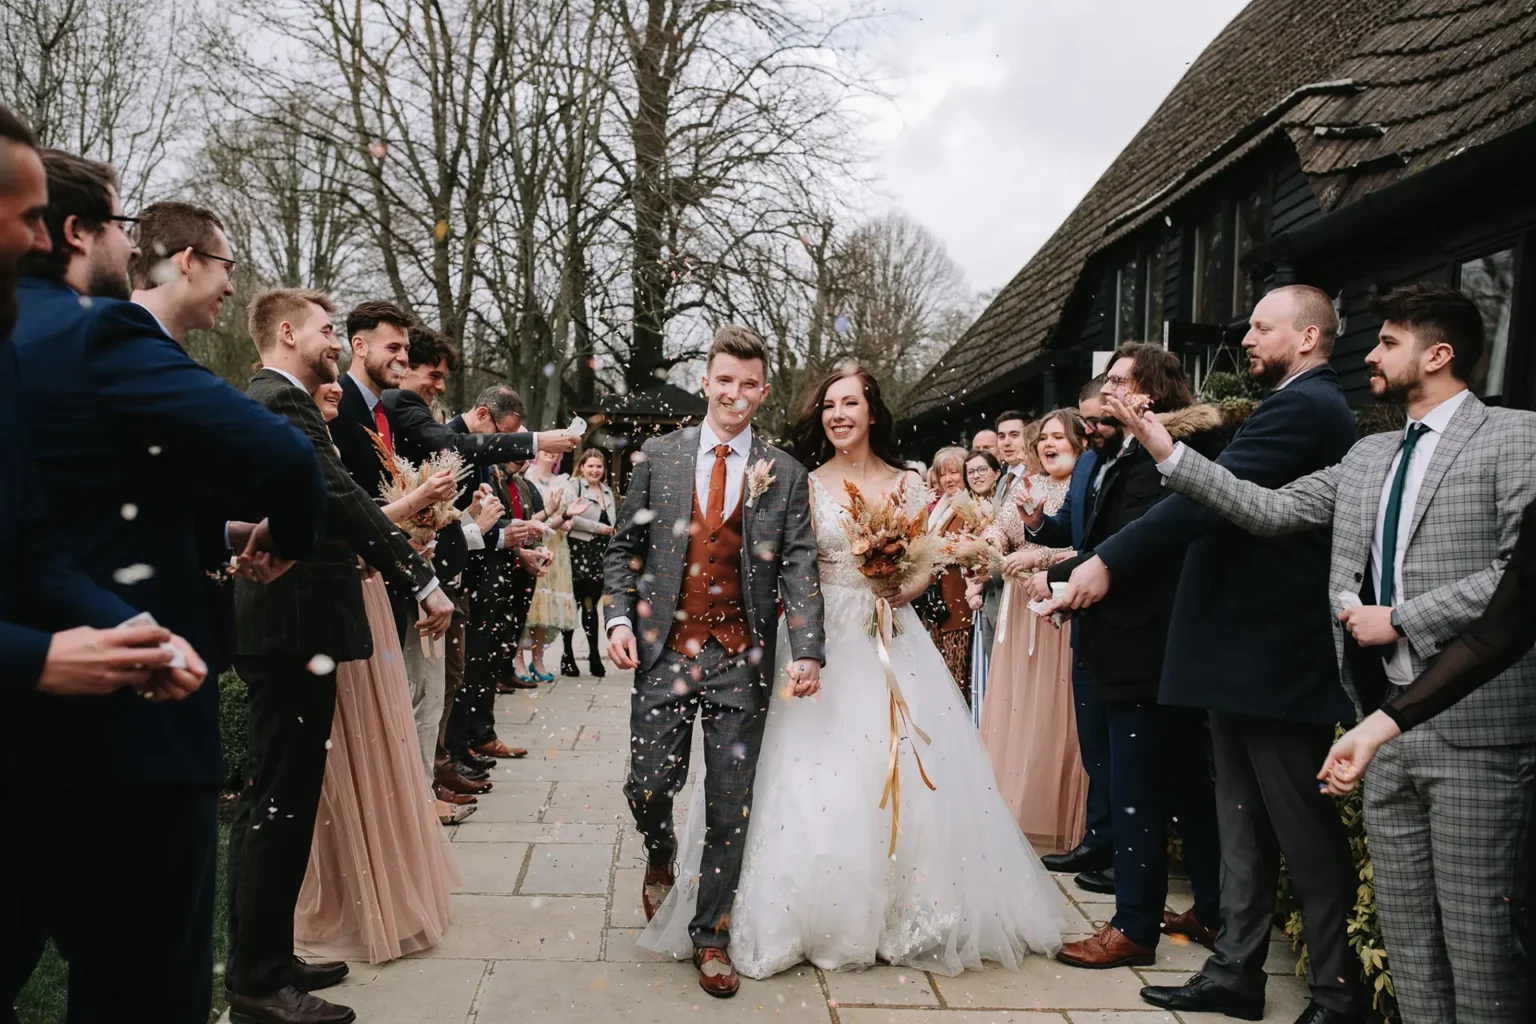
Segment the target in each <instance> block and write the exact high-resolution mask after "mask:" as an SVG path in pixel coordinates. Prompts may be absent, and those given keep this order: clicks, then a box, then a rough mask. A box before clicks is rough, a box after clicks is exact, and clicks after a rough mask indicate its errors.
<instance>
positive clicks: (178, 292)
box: [128, 202, 235, 342]
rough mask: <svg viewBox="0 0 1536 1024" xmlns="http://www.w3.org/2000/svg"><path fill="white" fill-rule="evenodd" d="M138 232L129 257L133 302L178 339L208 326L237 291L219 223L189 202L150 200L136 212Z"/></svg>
mask: <svg viewBox="0 0 1536 1024" xmlns="http://www.w3.org/2000/svg"><path fill="white" fill-rule="evenodd" d="M138 231H139V237H138V252H137V253H136V254H135V255H134V256H133V258H132V259H130V260H129V261H128V276H129V278H130V280H131V281H132V283H133V301H134V302H137V303H138V304H139V305H141V306H143V307H144V308H145V309H147V310H149V311H150V312H151V313H153V314H154V317H155V319H156V320H157V321H159V322H160V326H161V327H162V328H164V330H165V333H166V334H169V335H170V336H171V337H172V338H174V339H175V340H176V341H178V342H180V341H182V340H183V339H185V338H186V336H187V332H189V331H204V330H207V329H208V328H210V327H212V326H213V324H214V321H215V320H217V319H218V316H219V310H220V309H222V308H223V306H224V300H225V299H227V298H229V297H230V296H231V295H233V294H235V287H234V284H233V282H232V281H231V280H230V275H231V274H232V273H233V272H234V269H235V258H234V254H233V253H232V252H231V251H230V248H229V239H228V237H226V236H225V234H224V224H223V222H221V221H220V220H219V218H218V217H217V216H216V215H215V214H214V213H213V212H212V211H211V210H205V209H203V208H202V207H200V206H193V205H191V204H190V203H177V202H163V203H153V204H151V205H149V206H147V207H145V208H144V210H143V212H142V213H140V214H139V223H138Z"/></svg>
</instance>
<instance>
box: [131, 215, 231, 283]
mask: <svg viewBox="0 0 1536 1024" xmlns="http://www.w3.org/2000/svg"><path fill="white" fill-rule="evenodd" d="M223 230H224V224H223V222H222V221H220V220H219V218H218V217H217V216H215V215H214V213H213V211H212V210H205V209H204V208H203V207H201V206H193V205H192V204H191V203H178V202H174V201H170V202H161V203H152V204H150V205H149V206H147V207H145V209H144V212H143V213H141V214H139V254H138V255H137V256H134V257H132V258H131V259H129V261H128V277H129V279H130V280H131V281H132V282H133V286H134V287H135V288H138V289H141V290H144V291H148V290H149V289H151V288H154V287H155V285H156V284H157V283H158V282H156V281H155V279H154V270H155V267H156V266H157V265H159V263H160V262H161V261H162V260H165V259H169V258H170V257H172V256H174V255H176V254H177V253H179V252H185V251H186V250H188V249H198V250H201V251H203V252H207V251H208V250H209V249H211V248H213V246H214V242H215V240H216V238H217V235H216V234H215V233H216V232H219V231H223Z"/></svg>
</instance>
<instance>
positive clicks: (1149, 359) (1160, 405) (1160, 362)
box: [1110, 341, 1195, 412]
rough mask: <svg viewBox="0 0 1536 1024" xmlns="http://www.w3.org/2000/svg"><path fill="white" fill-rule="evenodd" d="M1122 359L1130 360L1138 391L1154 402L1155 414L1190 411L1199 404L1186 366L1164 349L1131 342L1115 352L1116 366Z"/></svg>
mask: <svg viewBox="0 0 1536 1024" xmlns="http://www.w3.org/2000/svg"><path fill="white" fill-rule="evenodd" d="M1121 359H1130V361H1131V372H1132V373H1133V374H1135V376H1136V388H1137V390H1138V391H1140V392H1141V393H1142V394H1144V395H1147V396H1148V397H1150V398H1151V399H1152V409H1153V410H1154V411H1155V412H1170V411H1172V410H1174V409H1186V408H1188V407H1189V406H1191V405H1194V404H1195V395H1194V392H1192V391H1190V389H1189V378H1188V377H1186V376H1185V375H1184V364H1183V363H1181V362H1179V357H1178V356H1176V355H1174V354H1173V353H1172V352H1169V351H1168V350H1167V349H1165V348H1163V346H1161V345H1152V344H1149V343H1147V342H1145V341H1128V342H1126V343H1125V344H1124V345H1121V346H1120V347H1119V348H1117V349H1115V358H1114V359H1113V360H1111V361H1110V365H1111V366H1113V365H1114V363H1115V362H1117V361H1119V360H1121Z"/></svg>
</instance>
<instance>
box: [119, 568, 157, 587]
mask: <svg viewBox="0 0 1536 1024" xmlns="http://www.w3.org/2000/svg"><path fill="white" fill-rule="evenodd" d="M154 575H155V567H154V566H152V565H145V564H144V563H143V562H135V563H134V564H133V565H125V566H123V567H122V568H121V569H118V570H116V571H115V572H113V573H112V579H113V580H115V581H116V582H118V583H120V584H122V585H123V586H125V587H131V586H133V585H134V584H135V583H143V582H144V581H145V580H147V579H150V578H152V577H153V576H154Z"/></svg>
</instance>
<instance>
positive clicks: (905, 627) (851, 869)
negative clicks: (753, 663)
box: [640, 475, 1065, 978]
mask: <svg viewBox="0 0 1536 1024" xmlns="http://www.w3.org/2000/svg"><path fill="white" fill-rule="evenodd" d="M913 484H915V477H912V476H910V475H909V476H907V477H904V478H903V481H902V484H901V485H900V486H901V487H902V488H903V491H902V494H903V497H904V500H906V501H908V502H909V503H911V504H914V505H915V506H916V507H917V508H919V509H920V508H921V502H922V500H923V493H924V492H923V489H922V488H921V487H920V486H914V485H913ZM811 488H812V492H813V498H814V502H813V504H814V516H815V524H816V533H817V542H818V545H819V547H820V570H821V589H822V595H823V597H824V599H825V602H826V635H827V649H826V658H827V661H826V666H825V667H824V668H823V669H822V672H821V692H820V693H819V694H818V695H817V696H815V697H810V698H805V699H796V698H793V697H790V696H788V695H787V693H786V691H785V690H784V688H783V685H784V684H783V681H784V664H785V661H786V660H787V658H788V650H789V642H788V639H787V637H786V636H785V634H784V629H783V626H782V625H781V626H780V636H779V645H778V649H779V652H780V653H779V664H778V665H777V666H775V667H774V673H775V674H774V679H775V680H776V682H775V685H774V695H773V698H772V703H771V707H770V708H769V711H768V721H767V725H766V729H765V732H764V736H763V747H762V753H761V756H760V757H759V758H758V767H757V780H756V784H755V786H754V792H753V805H752V817H751V824H750V826H749V828H748V832H747V849H746V856H745V862H744V864H743V867H742V874H741V882H740V886H739V888H738V890H737V894H736V904H735V908H734V910H733V911H732V914H731V920H730V935H731V938H730V950H729V952H730V955H731V960H732V961H733V962H734V963H735V965H736V969H737V970H738V971H739V972H741V973H742V974H745V975H747V976H748V977H751V978H765V977H768V976H770V975H773V974H776V973H778V972H779V971H783V970H786V969H788V968H790V967H794V966H795V965H797V964H799V963H801V962H802V961H805V960H809V961H810V962H811V963H813V964H815V965H816V966H818V967H822V968H825V969H829V970H842V969H857V968H861V967H868V966H871V965H873V964H875V963H877V962H881V963H890V964H901V965H905V966H909V967H913V968H916V969H919V970H925V971H935V972H937V973H939V974H945V975H955V974H958V973H960V972H961V971H962V970H966V969H975V968H979V967H980V966H981V964H982V961H983V960H991V961H995V962H997V963H999V964H1002V965H1004V966H1006V967H1008V968H1016V967H1018V966H1019V963H1020V961H1021V959H1022V958H1023V957H1024V956H1025V955H1026V954H1028V953H1031V952H1034V953H1047V954H1050V953H1054V952H1055V951H1056V949H1057V947H1058V946H1059V945H1060V941H1061V931H1062V928H1063V922H1064V906H1065V902H1064V898H1063V897H1062V895H1061V892H1060V890H1059V889H1057V887H1056V885H1055V883H1054V882H1053V881H1052V880H1051V877H1050V875H1049V874H1048V873H1047V872H1046V870H1045V868H1044V867H1043V866H1042V865H1041V863H1040V859H1039V858H1038V857H1037V856H1036V855H1035V852H1034V850H1032V849H1031V848H1030V846H1029V844H1028V842H1027V841H1026V840H1025V839H1024V836H1023V834H1022V833H1020V832H1019V828H1018V825H1016V824H1015V823H1014V820H1013V817H1012V815H1010V814H1009V812H1008V808H1007V806H1006V805H1005V804H1004V803H1003V799H1002V797H1001V796H1000V795H999V793H998V791H997V785H996V783H995V781H994V778H993V774H992V765H991V762H990V761H989V760H988V758H987V754H986V750H985V749H984V748H983V747H982V745H981V740H980V737H979V735H978V733H977V732H976V727H975V725H974V724H973V723H972V721H971V712H970V710H969V709H968V708H967V707H966V705H965V699H964V698H963V697H962V696H961V694H960V691H959V689H958V688H957V687H956V686H955V683H954V680H953V678H952V676H951V675H950V672H949V668H948V667H947V666H946V665H945V664H944V659H943V657H942V656H941V655H940V654H939V651H938V649H937V648H936V647H934V645H933V642H932V641H931V640H930V639H929V638H928V633H927V631H926V630H925V629H924V628H923V626H922V623H921V622H920V621H919V619H918V617H917V615H916V614H915V613H914V612H913V611H912V609H911V608H901V609H898V610H897V612H896V616H895V621H896V622H897V623H898V625H899V628H900V633H899V635H897V636H896V637H894V639H893V640H892V643H891V651H890V660H891V664H892V667H893V668H894V670H895V674H896V678H897V680H898V685H899V686H900V688H901V691H902V693H903V695H904V696H905V698H906V701H907V704H908V706H909V707H910V709H911V721H912V724H913V725H915V726H916V727H917V728H920V729H921V730H923V731H924V732H925V733H927V735H928V737H929V738H930V739H931V741H932V742H931V743H925V742H923V740H922V739H920V738H919V737H918V736H917V735H916V731H915V730H913V729H910V728H906V727H905V726H899V728H900V732H901V734H902V735H903V738H902V740H901V744H900V755H899V762H898V772H899V785H900V827H899V830H898V832H897V839H896V846H895V853H894V856H892V855H890V840H891V828H892V816H891V807H890V805H889V804H887V806H886V808H885V809H884V810H881V809H880V800H881V794H882V792H883V790H884V788H885V786H886V781H887V777H888V774H889V768H890V737H891V691H890V688H889V687H888V685H887V681H886V675H885V671H884V668H883V667H882V663H881V659H880V656H879V650H878V647H877V644H878V641H877V640H875V639H874V638H873V637H871V636H870V631H869V622H870V618H871V613H872V611H873V609H874V604H875V597H874V593H873V591H872V590H871V589H870V587H869V584H868V583H867V582H866V581H865V579H864V577H863V576H861V575H860V574H859V573H858V571H857V570H856V569H855V568H854V565H853V560H852V557H851V555H850V554H849V540H848V534H847V532H846V531H845V530H844V528H843V517H844V516H845V515H846V514H847V513H846V512H845V511H844V509H843V508H842V507H841V506H840V505H839V504H838V503H837V502H836V501H835V500H834V499H833V498H832V497H831V496H830V495H829V494H828V492H827V491H826V490H825V489H824V488H822V486H821V484H820V483H819V482H818V481H817V480H816V478H815V477H814V476H812V477H811ZM914 746H915V748H916V755H915V757H914ZM917 758H921V761H922V768H923V770H924V771H926V773H927V776H928V779H929V780H930V781H931V782H932V783H933V785H934V787H935V788H934V789H933V790H929V789H928V787H927V786H926V785H925V784H924V782H923V779H922V776H921V775H920V774H919V768H918V762H917ZM1050 784H1054V780H1050ZM703 837H704V787H703V786H702V785H695V786H694V787H693V799H692V803H691V806H690V808H689V811H688V822H687V825H686V827H685V828H684V830H683V836H682V840H681V846H680V847H679V860H680V863H679V865H678V884H677V886H676V887H675V888H674V889H673V890H672V892H671V894H670V895H669V896H668V897H667V900H666V902H665V903H664V904H663V905H662V907H661V909H660V911H659V912H658V913H657V915H656V918H655V920H653V921H652V922H651V923H650V925H649V926H648V927H647V928H646V930H645V933H644V934H643V935H642V936H641V938H640V945H641V946H643V947H644V948H646V949H650V950H654V951H657V952H663V953H669V954H671V955H673V956H676V957H678V958H679V959H684V958H687V957H690V956H692V954H693V943H692V942H691V941H690V939H689V937H688V922H689V920H690V919H691V918H692V917H693V914H694V905H695V901H696V898H697V894H698V876H699V861H700V856H701V853H702V849H703V845H702V844H703Z"/></svg>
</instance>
